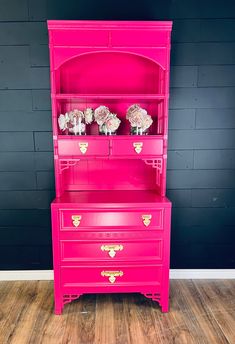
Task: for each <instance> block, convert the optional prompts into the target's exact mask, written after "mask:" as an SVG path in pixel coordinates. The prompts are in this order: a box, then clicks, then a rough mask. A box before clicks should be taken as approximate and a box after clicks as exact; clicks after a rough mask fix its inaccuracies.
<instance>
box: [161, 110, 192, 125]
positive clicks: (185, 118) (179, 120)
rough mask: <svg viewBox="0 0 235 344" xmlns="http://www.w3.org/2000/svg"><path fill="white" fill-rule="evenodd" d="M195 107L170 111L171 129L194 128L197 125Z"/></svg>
mask: <svg viewBox="0 0 235 344" xmlns="http://www.w3.org/2000/svg"><path fill="white" fill-rule="evenodd" d="M195 113H196V110H195V109H177V110H170V111H169V125H168V126H169V129H193V128H194V127H195Z"/></svg>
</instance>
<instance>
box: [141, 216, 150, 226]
mask: <svg viewBox="0 0 235 344" xmlns="http://www.w3.org/2000/svg"><path fill="white" fill-rule="evenodd" d="M151 219H152V215H142V220H143V223H144V225H145V226H146V227H148V226H149V225H150V223H151Z"/></svg>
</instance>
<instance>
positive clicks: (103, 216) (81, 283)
mask: <svg viewBox="0 0 235 344" xmlns="http://www.w3.org/2000/svg"><path fill="white" fill-rule="evenodd" d="M171 27H172V22H169V21H148V22H147V21H146V22H145V21H54V20H50V21H48V29H49V46H50V73H51V101H52V116H53V117H52V121H53V143H54V166H55V180H56V198H55V200H54V201H53V202H52V205H51V211H52V236H53V262H54V296H55V313H56V314H61V313H62V311H63V307H64V305H65V304H67V303H69V302H71V301H73V300H74V299H77V298H79V296H81V295H82V294H88V293H141V294H143V295H145V296H146V297H147V298H151V299H152V300H154V301H156V302H158V303H159V305H160V307H161V309H162V312H167V311H168V305H169V255H170V220H171V202H170V201H169V200H168V199H167V198H166V197H165V193H166V162H167V141H168V136H167V135H168V98H169V73H170V70H169V60H170V35H171ZM133 104H138V105H139V106H141V108H143V109H145V110H146V111H147V113H148V114H149V115H150V116H151V117H152V119H153V123H152V125H151V126H150V128H149V131H148V134H147V135H133V134H131V128H130V123H129V121H128V120H127V119H126V112H127V109H128V108H129V107H130V106H131V105H133ZM102 105H103V106H106V107H108V108H109V109H110V111H112V112H113V113H115V114H117V116H118V118H119V119H120V120H121V124H120V126H119V128H118V130H117V132H116V133H115V135H100V134H99V127H98V125H97V123H94V122H93V123H92V124H90V125H87V126H86V131H85V132H84V133H83V134H84V135H73V134H71V133H66V132H63V131H61V130H60V127H59V125H58V117H59V116H60V114H65V113H66V112H69V111H72V110H74V109H78V110H81V111H84V109H86V108H92V109H95V108H97V107H99V106H102Z"/></svg>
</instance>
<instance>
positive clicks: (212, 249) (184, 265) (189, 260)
mask: <svg viewBox="0 0 235 344" xmlns="http://www.w3.org/2000/svg"><path fill="white" fill-rule="evenodd" d="M234 262H235V250H234V244H233V243H230V244H224V245H223V244H217V245H215V244H208V243H203V244H200V243H198V244H197V243H196V244H186V245H183V244H182V245H173V244H172V246H171V268H177V269H229V268H233V267H234Z"/></svg>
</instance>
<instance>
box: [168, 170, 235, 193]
mask: <svg viewBox="0 0 235 344" xmlns="http://www.w3.org/2000/svg"><path fill="white" fill-rule="evenodd" d="M167 186H168V188H170V189H197V188H198V189H199V188H206V189H210V188H235V170H171V171H168V172H167Z"/></svg>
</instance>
